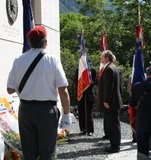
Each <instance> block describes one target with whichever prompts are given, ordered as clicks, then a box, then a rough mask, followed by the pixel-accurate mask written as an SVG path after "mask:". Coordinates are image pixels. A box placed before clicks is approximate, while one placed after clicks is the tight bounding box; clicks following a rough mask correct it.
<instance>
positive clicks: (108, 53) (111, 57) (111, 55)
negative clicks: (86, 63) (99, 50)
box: [103, 50, 113, 62]
mask: <svg viewBox="0 0 151 160" xmlns="http://www.w3.org/2000/svg"><path fill="white" fill-rule="evenodd" d="M103 54H104V55H105V58H108V59H109V61H110V62H113V53H112V51H110V50H106V51H104V52H103Z"/></svg>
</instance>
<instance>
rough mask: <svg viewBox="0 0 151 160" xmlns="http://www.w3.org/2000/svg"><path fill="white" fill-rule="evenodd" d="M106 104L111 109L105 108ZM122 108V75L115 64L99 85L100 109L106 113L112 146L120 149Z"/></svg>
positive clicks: (103, 75) (110, 64) (108, 67)
mask: <svg viewBox="0 0 151 160" xmlns="http://www.w3.org/2000/svg"><path fill="white" fill-rule="evenodd" d="M104 102H106V103H108V104H109V107H110V108H109V109H106V108H105V107H104ZM121 106H122V98H121V92H120V74H119V70H118V69H117V67H116V66H115V65H114V64H113V63H109V64H108V65H107V66H106V67H105V69H104V71H103V74H102V76H101V78H100V79H99V83H98V107H99V108H100V110H102V111H103V112H104V119H105V122H106V124H105V126H106V130H107V133H108V136H109V140H110V143H111V146H113V147H117V148H118V147H119V146H120V141H121V130H120V121H119V110H120V108H121Z"/></svg>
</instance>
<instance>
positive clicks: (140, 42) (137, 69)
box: [128, 25, 145, 139]
mask: <svg viewBox="0 0 151 160" xmlns="http://www.w3.org/2000/svg"><path fill="white" fill-rule="evenodd" d="M135 32H136V44H135V54H134V56H133V67H132V75H131V82H130V83H131V84H130V90H131V87H132V85H133V84H135V83H136V82H141V81H143V80H144V79H145V72H144V54H143V48H144V36H143V28H142V26H141V25H137V26H136V29H135ZM130 94H131V91H130ZM134 107H135V106H134ZM134 107H133V106H130V105H129V106H128V112H129V115H130V125H131V128H132V132H133V139H135V136H134V135H135V133H136V131H135V120H136V115H137V110H136V108H134Z"/></svg>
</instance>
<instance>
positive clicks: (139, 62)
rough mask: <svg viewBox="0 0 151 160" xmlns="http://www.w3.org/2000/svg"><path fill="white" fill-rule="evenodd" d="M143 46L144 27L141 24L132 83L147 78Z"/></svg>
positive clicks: (138, 31)
mask: <svg viewBox="0 0 151 160" xmlns="http://www.w3.org/2000/svg"><path fill="white" fill-rule="evenodd" d="M143 47H144V37H143V28H142V26H141V25H137V26H136V46H135V54H134V57H133V70H132V78H131V84H132V85H133V84H134V83H136V82H140V81H143V80H144V79H145V72H144V54H143Z"/></svg>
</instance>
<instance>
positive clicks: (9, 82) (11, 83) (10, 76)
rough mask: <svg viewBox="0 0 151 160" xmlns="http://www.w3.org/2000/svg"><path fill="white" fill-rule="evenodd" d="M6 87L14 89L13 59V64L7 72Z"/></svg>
mask: <svg viewBox="0 0 151 160" xmlns="http://www.w3.org/2000/svg"><path fill="white" fill-rule="evenodd" d="M7 88H12V89H15V88H16V85H15V61H14V63H13V66H12V68H11V70H10V72H9V74H8V79H7Z"/></svg>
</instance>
